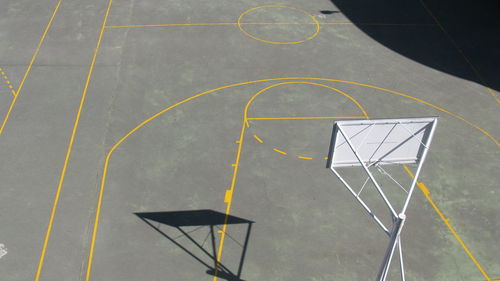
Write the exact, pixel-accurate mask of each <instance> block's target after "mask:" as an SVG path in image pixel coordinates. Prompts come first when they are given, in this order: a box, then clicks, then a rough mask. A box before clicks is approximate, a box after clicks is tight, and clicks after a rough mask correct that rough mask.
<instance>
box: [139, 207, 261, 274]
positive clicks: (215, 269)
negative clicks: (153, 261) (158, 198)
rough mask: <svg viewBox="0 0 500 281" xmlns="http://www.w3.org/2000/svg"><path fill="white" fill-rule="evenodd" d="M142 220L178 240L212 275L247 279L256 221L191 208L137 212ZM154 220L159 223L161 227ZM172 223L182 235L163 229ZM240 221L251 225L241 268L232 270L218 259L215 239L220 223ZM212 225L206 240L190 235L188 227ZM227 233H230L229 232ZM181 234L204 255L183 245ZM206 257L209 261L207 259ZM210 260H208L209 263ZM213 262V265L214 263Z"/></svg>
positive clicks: (171, 239) (171, 225)
mask: <svg viewBox="0 0 500 281" xmlns="http://www.w3.org/2000/svg"><path fill="white" fill-rule="evenodd" d="M135 215H136V216H138V217H139V218H140V219H141V220H142V221H144V222H145V223H146V224H147V225H149V226H150V227H151V228H153V229H154V230H156V231H157V232H158V233H160V234H161V235H162V236H163V237H165V238H167V239H168V240H169V241H170V242H172V243H174V244H175V245H176V246H177V247H179V248H180V249H181V250H183V251H184V252H185V253H186V254H188V255H189V256H191V257H192V258H193V259H195V260H196V261H198V262H199V263H200V264H202V265H203V266H205V267H206V268H207V270H206V273H207V274H209V275H214V276H217V277H218V278H221V279H225V280H229V281H244V280H242V279H241V271H242V269H243V263H244V260H245V254H246V250H247V246H248V241H249V239H250V231H251V229H252V224H253V223H254V222H253V221H250V220H246V219H242V218H239V217H235V216H231V215H227V216H226V214H223V213H220V212H216V211H213V210H190V211H173V212H148V213H135ZM154 223H158V225H157V226H155V225H154ZM162 224H163V225H168V226H170V227H173V228H175V229H177V230H178V231H179V232H180V234H181V235H180V236H177V237H171V236H169V235H168V234H166V233H165V232H164V231H162V230H161V229H160V225H162ZM236 224H247V227H246V233H245V238H244V239H245V241H244V242H243V243H242V244H241V243H238V244H239V245H240V246H241V248H242V249H241V256H240V261H239V264H238V269H237V270H236V272H235V271H232V270H230V269H229V268H228V267H227V266H225V265H224V264H222V263H221V262H218V261H217V250H216V239H215V231H214V230H215V228H217V229H220V227H219V226H223V225H236ZM204 226H206V227H208V228H209V229H208V234H207V238H206V239H205V241H203V242H199V241H196V239H195V238H194V237H193V236H192V235H190V233H191V232H192V231H186V230H185V229H183V228H185V227H197V228H196V229H195V230H198V229H200V228H202V227H204ZM226 235H228V234H227V233H226ZM178 237H185V238H187V239H188V240H189V241H190V242H191V243H192V245H194V246H195V248H197V249H198V250H200V251H201V253H202V254H201V255H200V254H196V253H194V251H190V250H189V249H188V248H187V247H185V246H183V245H181V244H180V243H179V242H178V241H176V239H177V238H178ZM208 237H209V238H210V243H209V245H208V249H207V248H205V247H204V245H205V242H206V240H207V239H208ZM204 259H205V260H204ZM207 259H208V262H207ZM210 263H212V264H210Z"/></svg>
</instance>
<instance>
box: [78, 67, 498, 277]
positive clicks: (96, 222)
mask: <svg viewBox="0 0 500 281" xmlns="http://www.w3.org/2000/svg"><path fill="white" fill-rule="evenodd" d="M280 80H312V81H328V82H337V83H345V84H351V85H358V86H363V87H367V88H372V89H377V90H380V91H382V92H385V93H389V94H393V95H397V96H401V97H404V98H408V99H411V100H414V101H417V102H419V103H421V104H424V105H427V106H430V107H432V108H434V109H436V110H439V111H442V112H445V113H447V114H449V115H451V116H453V117H455V118H457V119H459V120H461V121H463V122H465V123H467V124H468V125H470V126H472V127H474V128H475V129H476V130H478V131H480V132H481V133H483V134H484V135H486V136H487V137H488V138H490V139H491V140H492V141H493V142H494V143H495V144H497V145H499V144H500V143H499V142H498V141H497V140H496V139H495V138H494V137H493V136H492V135H491V134H489V133H488V132H487V131H485V130H483V129H482V128H480V127H479V126H477V125H475V124H474V123H471V122H469V121H467V120H465V119H464V118H462V117H460V116H458V115H456V114H453V113H451V112H449V111H446V110H445V109H443V108H440V107H438V106H436V105H433V104H431V103H429V102H426V101H424V100H421V99H418V98H415V97H413V96H410V95H407V94H403V93H400V92H396V91H392V90H389V89H385V88H381V87H377V86H373V85H368V84H363V83H358V82H353V81H346V80H338V79H329V78H317V77H281V78H268V79H260V80H254V81H248V82H240V83H235V84H230V85H225V86H221V87H218V88H215V89H211V90H208V91H205V92H201V93H198V94H196V95H194V96H191V97H189V98H187V99H184V100H182V101H180V102H178V103H176V104H174V105H171V106H169V107H166V108H164V109H163V110H161V111H159V112H158V113H156V114H154V115H152V116H151V117H149V118H147V119H146V120H144V121H143V122H141V123H140V124H138V125H137V126H135V127H134V128H133V129H132V130H130V131H129V132H128V133H127V134H125V135H124V136H123V137H122V138H121V139H120V140H119V141H118V142H116V143H115V145H114V146H113V147H112V148H111V149H110V150H109V151H108V153H107V154H106V159H105V161H104V167H103V170H102V177H101V185H100V189H99V197H98V200H97V207H96V216H95V220H94V228H93V233H92V241H91V246H90V249H91V251H90V253H89V259H88V268H87V277H86V281H88V280H89V276H90V269H91V265H92V261H93V253H94V247H95V241H96V234H97V230H98V228H99V216H100V212H101V206H102V201H103V194H104V190H105V185H106V178H107V173H108V166H109V162H110V159H111V156H112V154H113V153H114V151H115V150H116V149H117V148H118V147H119V146H120V145H121V144H122V143H123V142H124V141H125V140H126V139H127V138H128V137H130V136H131V135H132V134H134V133H135V132H137V131H138V130H139V129H141V128H142V127H144V126H145V125H146V124H148V123H149V122H151V121H153V120H154V119H156V118H158V117H160V116H161V115H163V114H165V113H166V112H168V111H169V110H171V109H173V108H176V107H178V106H180V105H182V104H184V103H187V102H189V101H192V100H194V99H197V98H199V97H201V96H204V95H207V94H210V93H214V92H218V91H220V90H224V89H228V88H232V87H237V86H244V85H251V84H255V83H262V82H271V81H280ZM236 143H239V144H241V141H236Z"/></svg>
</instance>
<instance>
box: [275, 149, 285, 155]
mask: <svg viewBox="0 0 500 281" xmlns="http://www.w3.org/2000/svg"><path fill="white" fill-rule="evenodd" d="M273 150H274V151H276V152H278V153H281V154H283V155H287V154H288V153H286V152H284V151H281V150H279V149H277V148H273Z"/></svg>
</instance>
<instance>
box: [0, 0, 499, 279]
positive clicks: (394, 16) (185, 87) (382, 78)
mask: <svg viewBox="0 0 500 281" xmlns="http://www.w3.org/2000/svg"><path fill="white" fill-rule="evenodd" d="M414 2H415V3H412V4H408V6H398V5H396V4H394V3H392V1H388V3H386V4H387V5H391V3H392V4H394V5H393V9H388V10H387V11H385V12H384V13H381V14H378V15H373V14H370V13H367V14H365V15H364V16H365V18H362V16H363V14H362V15H361V16H359V17H358V18H356V20H359V22H365V23H369V22H372V23H373V22H375V21H376V22H378V23H388V24H392V23H397V24H400V25H373V26H370V27H367V28H369V29H371V31H367V29H361V28H359V26H357V25H356V24H325V23H346V22H349V21H350V20H351V19H350V18H349V16H348V15H347V14H348V13H347V12H348V11H347V10H346V11H345V13H344V11H342V10H341V9H340V7H341V6H340V5H339V7H336V6H335V5H332V2H330V1H322V0H318V1H308V2H303V1H298V0H297V1H278V2H272V3H267V2H266V3H258V4H257V3H255V2H254V1H238V2H235V1H211V2H200V1H190V0H189V1H177V0H170V1H158V0H151V1H139V2H138V1H132V0H123V1H122V0H114V2H113V5H112V7H111V11H110V14H109V17H108V18H107V20H108V26H121V25H151V24H190V25H181V26H154V27H153V26H135V27H114V28H106V29H105V31H104V35H103V38H102V42H101V45H100V48H99V50H98V56H97V60H96V63H95V66H94V67H93V68H92V79H91V81H90V84H89V87H88V89H87V91H86V94H87V96H86V100H85V103H84V105H83V109H82V111H81V119H80V121H79V124H78V128H77V132H76V135H75V140H74V143H73V147H72V149H71V158H70V159H69V161H68V165H67V170H66V171H65V173H64V182H63V185H62V188H61V192H60V194H59V195H60V197H59V202H58V204H57V212H56V213H55V217H54V220H53V224H52V229H51V231H50V233H49V234H50V239H49V243H48V246H47V247H46V252H45V256H44V258H43V267H42V270H41V275H40V278H39V280H86V277H87V274H88V272H87V266H88V263H87V261H88V256H89V251H90V248H91V246H92V245H93V246H94V252H93V258H92V271H91V275H90V279H89V280H204V279H206V280H211V279H213V276H212V275H210V274H207V270H208V271H210V268H207V266H205V265H204V264H203V263H206V264H209V265H210V264H211V263H213V261H212V260H211V259H210V257H208V256H207V255H206V253H203V251H202V250H201V249H200V248H199V247H197V246H196V244H194V243H193V241H190V240H189V237H192V238H193V240H194V241H196V242H198V243H199V244H200V245H202V248H203V249H205V250H207V251H212V250H214V249H213V248H212V245H211V244H210V243H211V239H210V236H209V235H210V232H209V231H208V230H209V228H208V226H207V225H202V226H201V227H199V228H197V227H194V226H193V227H187V228H186V229H185V230H186V231H187V232H188V234H190V235H191V236H189V237H188V235H182V233H181V232H179V229H175V228H173V227H170V226H167V225H160V224H155V223H152V225H148V224H147V223H145V221H142V220H141V219H140V218H139V217H137V216H136V215H135V213H137V212H166V211H181V210H204V209H210V210H214V211H217V212H221V213H224V212H225V211H226V206H227V205H226V203H227V202H224V201H225V200H224V197H225V192H226V190H227V189H229V188H230V187H231V186H234V194H233V197H232V203H231V204H232V206H231V214H232V215H235V216H238V217H241V218H244V219H247V220H250V221H253V222H254V224H253V226H252V231H251V234H250V236H249V237H250V239H249V243H248V248H247V253H246V258H245V259H244V263H243V266H242V275H241V278H242V279H243V280H366V279H370V278H371V277H372V276H373V274H374V272H375V271H376V270H377V267H378V263H379V261H380V259H381V255H382V253H383V251H384V246H385V240H384V237H383V235H382V234H381V232H378V229H377V228H376V226H375V225H374V224H373V223H372V222H371V221H370V220H369V217H368V216H366V214H364V213H363V212H362V210H361V208H360V207H359V206H358V205H357V204H356V203H355V201H354V200H352V198H351V197H350V195H349V194H348V192H347V190H345V189H344V188H343V187H342V186H341V185H340V183H339V182H338V181H337V180H336V179H335V177H334V175H332V174H331V173H330V172H329V171H328V170H327V169H325V168H324V166H325V160H324V159H323V157H325V156H326V153H327V151H328V142H329V140H330V135H331V128H332V122H333V121H332V119H324V120H251V121H250V127H249V128H247V129H246V130H245V134H244V136H243V146H242V149H241V158H240V162H239V167H238V173H237V175H236V181H235V183H234V185H232V177H233V172H234V169H235V167H234V166H232V165H233V164H234V163H235V158H236V154H237V152H238V147H239V143H237V141H238V139H239V138H240V133H241V126H242V120H243V115H242V114H243V112H244V109H245V105H246V104H247V102H248V101H249V99H250V98H251V97H252V96H253V95H254V94H255V93H256V92H258V91H259V90H262V89H263V88H265V87H267V86H270V85H272V84H275V83H283V82H292V81H295V82H297V83H295V84H286V85H281V86H277V87H275V88H272V89H270V90H269V91H267V92H265V93H264V94H262V95H260V96H259V97H258V98H256V99H255V101H254V102H253V103H252V105H251V107H250V108H249V116H250V117H276V116H281V117H287V116H288V117H290V116H353V115H355V116H359V115H362V114H361V111H360V109H359V108H358V107H357V106H355V104H353V103H352V102H351V101H350V100H349V99H348V98H346V97H345V96H342V95H341V94H339V93H336V92H334V91H332V90H330V89H327V88H325V87H320V86H317V85H312V84H311V83H320V84H323V85H326V86H329V87H335V88H337V89H339V90H341V91H343V92H345V93H347V94H349V95H351V96H352V98H354V99H356V100H357V101H359V103H360V104H361V105H362V106H363V107H364V108H365V109H366V111H367V113H368V114H369V116H370V117H372V118H383V117H390V118H394V117H402V116H405V117H406V116H439V117H440V119H439V125H438V131H437V133H436V136H435V142H434V143H433V145H432V149H431V152H430V156H429V158H428V161H427V163H426V165H425V169H424V172H423V175H422V178H421V181H422V182H424V183H425V184H426V186H427V187H428V188H429V190H430V191H431V197H432V198H433V199H434V201H435V202H436V204H437V205H438V207H439V209H440V210H441V211H442V212H443V213H444V214H445V215H446V217H448V218H450V219H451V225H452V226H453V227H454V228H455V229H456V231H457V233H458V234H459V235H460V237H461V238H462V239H463V241H464V243H465V244H466V245H467V246H468V247H469V248H470V250H471V251H472V253H473V255H474V257H475V258H476V259H477V261H478V262H479V263H480V265H481V266H482V267H483V268H484V270H485V271H486V272H487V273H488V274H489V276H490V277H491V278H497V277H498V276H499V274H500V268H499V266H498V262H496V260H497V259H498V252H499V250H500V249H499V248H498V246H497V244H496V243H495V241H496V240H498V237H499V233H498V224H499V219H498V211H499V207H498V204H497V202H498V198H499V195H498V192H497V191H496V189H497V187H498V181H499V176H498V173H497V170H498V164H499V163H498V156H499V153H498V146H497V144H496V143H495V142H494V141H493V140H494V139H496V137H497V136H498V118H499V114H498V103H496V102H495V101H494V99H492V96H491V94H490V93H488V91H487V90H486V89H485V87H484V85H481V84H478V83H475V82H471V81H470V80H468V79H463V77H461V75H457V76H455V75H452V74H456V73H467V72H470V71H471V70H470V68H469V66H468V65H467V63H466V62H465V61H464V60H463V58H462V57H461V56H460V54H459V53H457V51H456V49H455V48H454V47H453V45H452V44H450V42H449V40H448V39H447V38H446V37H445V36H443V34H442V31H441V30H440V29H439V28H438V27H437V26H435V25H433V20H432V18H431V17H430V16H429V15H428V14H427V13H426V11H425V9H423V8H422V9H417V7H419V5H418V1H414ZM56 4H57V2H56V1H42V2H40V3H38V2H37V5H36V6H33V5H31V3H29V2H28V1H25V2H18V1H16V2H15V3H14V2H7V3H6V4H5V6H6V7H8V8H7V9H2V11H1V13H2V16H3V17H2V19H1V23H2V24H1V25H0V38H2V40H1V41H0V67H2V69H4V70H5V71H6V73H8V75H9V78H10V79H11V81H12V83H13V84H14V85H19V83H20V81H21V79H22V76H23V75H24V73H25V70H26V67H27V66H28V63H29V61H30V59H31V56H32V55H33V52H34V51H35V48H36V45H37V44H38V40H39V39H40V36H41V34H42V32H43V29H44V27H45V25H46V23H47V21H48V19H49V18H50V15H51V13H52V11H53V8H54V7H55V5H56ZM270 4H273V5H287V6H293V7H296V8H299V9H300V10H302V11H305V12H306V13H305V14H304V13H303V12H301V11H298V10H294V9H288V8H283V7H267V8H259V9H256V10H253V11H252V12H249V13H248V14H247V16H248V17H245V20H248V21H247V22H256V23H261V22H299V23H301V22H304V21H309V20H311V18H310V17H309V16H308V15H307V14H309V15H312V16H314V17H315V19H317V20H318V21H319V22H320V23H322V24H321V25H320V27H321V30H320V32H319V33H318V34H317V35H316V36H315V37H314V38H312V39H311V40H308V41H305V42H302V43H299V44H269V43H266V42H263V41H258V40H255V39H253V38H251V37H249V36H246V35H245V34H243V33H242V32H241V31H240V30H239V29H238V27H237V25H235V24H234V23H235V22H236V21H237V19H238V16H239V15H240V14H241V13H243V12H245V11H247V10H249V9H252V8H254V7H257V6H261V5H270ZM107 5H108V2H107V1H91V2H85V3H81V2H79V1H72V0H63V2H62V4H61V6H60V10H59V11H58V13H57V14H56V16H55V17H54V22H53V26H52V27H51V29H50V30H49V32H48V34H47V37H46V38H45V41H44V42H43V45H42V47H41V49H40V53H39V54H38V57H37V58H36V61H35V64H34V65H33V67H32V69H31V71H30V72H29V75H28V76H27V79H26V82H25V85H24V88H23V89H22V91H21V93H20V95H19V97H18V99H17V101H16V104H15V107H13V110H12V114H11V116H10V119H9V122H8V123H7V125H6V127H5V129H4V132H3V133H2V135H0V159H1V161H2V164H1V167H2V169H1V170H0V178H1V179H2V181H1V183H0V200H1V202H0V225H1V226H2V227H1V228H0V243H3V244H5V246H6V247H7V248H8V253H7V255H5V256H3V257H2V258H0V272H2V279H5V280H27V279H28V280H29V279H33V278H35V274H36V272H37V267H38V266H39V264H40V255H41V252H42V248H43V247H42V246H43V241H44V238H45V235H46V231H47V224H48V223H49V217H50V212H51V210H52V208H53V206H54V205H53V204H54V196H55V195H56V193H57V190H58V189H57V188H58V184H59V183H60V176H61V171H62V169H63V166H64V160H65V157H66V155H67V152H68V142H69V139H70V136H71V133H72V130H73V128H74V120H75V116H76V114H77V110H78V107H79V103H80V101H81V97H82V93H84V85H85V82H86V79H87V75H88V72H89V69H90V64H91V60H92V56H93V52H94V50H95V48H96V44H97V41H98V36H99V33H100V30H101V25H102V23H103V20H104V17H105V12H106V7H107ZM342 7H343V6H342ZM321 11H323V13H322V12H321ZM325 11H332V13H325ZM401 15H406V16H404V17H402V16H401ZM21 23H22V24H21ZM200 23H201V24H200ZM206 23H223V24H220V25H206ZM197 24H198V25H197ZM203 24H205V25H203ZM401 24H402V25H401ZM405 24H417V25H405ZM420 24H421V25H420ZM314 26H315V25H314V24H289V25H248V26H246V27H245V30H246V31H247V32H249V33H251V34H252V35H254V36H255V37H258V38H262V39H264V40H268V41H278V40H282V41H300V40H303V39H305V38H307V37H308V36H310V35H311V34H314V32H315V29H314ZM374 33H376V34H379V35H380V34H381V35H383V36H385V37H387V38H389V37H390V38H392V40H396V41H397V40H400V41H401V40H404V41H405V42H406V43H408V42H410V43H411V44H413V45H414V47H415V49H419V50H420V52H421V53H422V54H424V53H425V56H426V57H427V58H428V57H431V58H433V59H434V60H436V61H437V62H440V61H441V62H442V63H443V64H446V65H448V66H449V65H453V66H454V72H453V73H452V74H450V73H446V72H443V71H439V70H436V69H434V68H431V67H429V66H428V65H425V64H422V63H421V62H419V61H418V60H414V59H412V58H409V57H407V56H404V55H401V54H400V53H398V50H397V49H390V48H388V47H387V45H383V44H380V43H379V42H377V41H376V40H374V38H375V37H374V36H373V34H374ZM28 35H29V36H28ZM450 62H452V63H450ZM289 77H316V78H324V79H323V80H312V79H289ZM270 78H276V79H275V80H273V81H261V82H252V83H245V84H244V85H235V84H237V83H242V82H248V81H255V80H262V79H270ZM281 78H283V79H281ZM332 79H336V80H342V81H344V82H342V81H334V80H332ZM351 81H354V82H358V83H362V84H369V85H374V86H377V87H382V88H384V89H389V90H392V91H397V92H398V93H399V92H401V93H404V94H405V95H397V94H394V93H390V92H387V91H384V90H382V89H376V88H373V87H368V86H366V85H360V84H353V83H350V82H351ZM304 82H306V83H304ZM2 83H3V84H2ZM307 83H308V84H307ZM4 84H5V83H4V82H3V81H0V94H1V95H0V103H1V104H0V113H1V114H2V115H3V114H6V112H7V110H8V106H9V105H10V102H11V100H12V97H11V96H9V95H10V94H9V93H8V91H7V90H8V87H7V86H6V85H4ZM230 85H231V87H227V88H224V89H220V90H216V91H213V92H211V93H209V94H206V95H203V96H201V97H198V98H195V99H192V100H190V101H189V102H186V103H184V104H182V105H179V106H177V107H175V108H173V109H171V110H169V111H167V112H166V113H165V114H162V115H160V116H157V117H155V118H154V119H151V120H150V122H148V123H147V124H146V125H144V126H143V127H141V128H140V129H138V130H137V131H136V132H134V133H133V134H132V135H130V136H128V137H126V138H125V139H122V138H123V137H124V136H126V135H127V133H129V132H130V131H131V130H133V129H134V128H135V127H136V126H137V125H139V124H140V123H141V122H143V121H144V120H147V119H148V118H149V117H151V116H153V115H154V114H156V113H158V112H161V111H162V110H164V109H166V108H168V107H169V106H171V105H173V104H176V103H178V102H180V101H182V100H184V99H186V98H189V97H192V96H194V95H196V94H198V93H201V92H204V91H208V90H211V89H215V88H218V87H221V86H230ZM412 98H417V99H420V100H423V101H425V102H427V103H428V104H424V103H422V102H419V101H417V100H415V99H412ZM433 106H434V107H433ZM439 109H442V110H439ZM445 111H446V112H445ZM454 115H456V116H460V117H462V118H464V119H465V120H466V122H464V120H460V119H457V118H456V116H454ZM467 122H471V123H473V124H477V126H478V127H480V129H482V130H484V131H483V132H481V131H480V130H478V128H474V127H473V126H471V125H470V124H468V123H467ZM484 132H487V133H488V134H490V137H488V136H487V135H486V134H485V133H484ZM256 136H257V138H256ZM259 138H260V140H261V141H262V143H261V142H259V141H258V139H259ZM121 140H123V142H122V143H121V144H120V145H119V146H117V147H116V150H114V151H113V154H112V155H111V156H110V158H109V162H106V156H107V155H109V154H108V153H109V151H110V149H112V148H113V147H114V146H115V144H117V143H118V142H120V141H121ZM275 149H278V150H279V151H283V152H285V153H286V155H283V154H282V153H279V152H277V151H276V150H275ZM298 156H303V157H311V158H313V159H299V158H298ZM105 163H107V164H108V166H107V167H108V170H107V171H106V181H105V185H104V189H103V197H102V198H101V199H99V192H100V191H101V190H102V189H101V188H102V186H101V180H102V177H103V172H104V171H103V166H104V164H105ZM394 173H395V174H398V175H399V176H401V177H403V176H404V173H401V170H399V171H397V170H394ZM368 196H370V195H368ZM391 196H394V198H396V197H397V196H396V195H391ZM369 200H370V201H371V202H373V204H374V208H375V209H377V210H378V209H379V208H380V206H378V205H377V203H376V202H377V201H376V200H375V198H371V197H370V199H369ZM97 208H98V209H99V210H100V212H101V213H100V216H99V218H100V221H99V225H98V226H99V228H98V231H97V233H96V239H95V241H93V240H92V234H93V227H94V225H95V219H94V217H95V214H96V210H97ZM155 227H156V228H158V229H155ZM216 230H217V229H216ZM191 231H192V232H191ZM245 231H246V230H245V228H244V227H243V226H242V225H230V226H228V230H227V233H226V234H227V235H226V237H225V243H224V247H223V251H222V261H221V262H222V264H223V265H224V266H227V268H228V269H229V270H230V271H232V272H233V273H234V272H237V271H238V266H239V264H240V260H239V257H240V254H241V250H242V245H244V240H245V234H246V232H245ZM162 233H163V234H162ZM207 237H208V238H207ZM220 237H221V234H220V233H216V235H215V240H214V243H215V244H216V247H215V248H216V249H217V250H218V249H219V246H220V242H221V241H220ZM403 239H404V241H403V243H404V245H405V247H406V249H405V251H406V256H405V258H406V260H407V272H408V276H409V278H411V279H412V280H485V277H484V276H483V275H482V274H481V272H479V270H478V269H477V268H476V267H475V265H474V264H473V262H472V261H471V260H470V258H469V257H468V256H467V254H466V253H465V251H464V250H463V249H462V247H461V245H460V244H459V243H458V242H457V241H456V239H455V237H453V236H452V235H451V232H450V230H449V229H448V228H447V227H446V225H445V224H444V222H443V221H442V220H441V218H440V217H439V216H438V214H437V213H436V211H435V210H434V209H433V208H432V207H431V205H430V204H429V201H428V200H427V199H426V198H425V196H424V195H423V194H422V193H421V192H420V191H417V192H416V195H415V200H414V201H413V202H412V204H411V206H410V210H409V220H408V224H407V228H406V229H405V234H404V236H403ZM176 243H177V244H176ZM197 258H199V260H197ZM397 273H398V272H397V268H396V267H395V268H394V270H393V272H392V275H391V277H390V280H397ZM219 275H220V274H219ZM223 277H224V276H219V279H220V278H223ZM227 278H228V277H227V276H226V279H227Z"/></svg>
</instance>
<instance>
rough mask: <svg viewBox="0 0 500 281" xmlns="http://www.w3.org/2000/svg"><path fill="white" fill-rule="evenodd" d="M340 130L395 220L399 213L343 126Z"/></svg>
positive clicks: (339, 127)
mask: <svg viewBox="0 0 500 281" xmlns="http://www.w3.org/2000/svg"><path fill="white" fill-rule="evenodd" d="M338 129H339V131H340V133H341V134H342V135H343V136H344V139H345V140H346V142H347V144H348V145H349V147H350V148H351V150H352V152H354V155H355V156H356V158H357V159H358V161H359V163H360V164H361V166H362V167H363V169H364V170H365V172H366V173H367V174H368V176H369V177H370V179H371V181H372V182H373V184H374V185H375V188H376V189H377V191H378V193H379V194H380V196H382V199H383V200H384V202H385V204H386V205H387V207H388V208H389V210H390V212H391V214H392V215H393V217H394V218H395V217H397V213H396V211H394V208H393V207H392V205H391V203H390V202H389V199H387V197H386V196H385V194H384V192H383V191H382V188H381V187H380V185H379V184H378V183H377V181H376V180H375V178H374V177H373V175H372V173H371V172H370V170H368V168H367V167H366V165H365V163H363V159H362V158H361V155H359V153H358V152H357V150H356V148H355V147H354V145H353V144H352V142H351V140H350V139H349V137H348V136H347V134H346V133H345V132H344V130H343V129H342V127H341V126H338Z"/></svg>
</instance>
